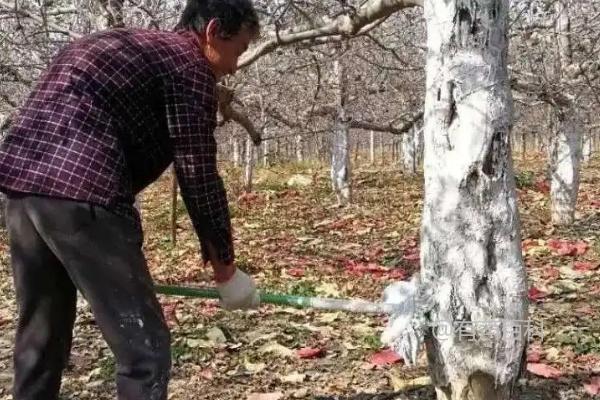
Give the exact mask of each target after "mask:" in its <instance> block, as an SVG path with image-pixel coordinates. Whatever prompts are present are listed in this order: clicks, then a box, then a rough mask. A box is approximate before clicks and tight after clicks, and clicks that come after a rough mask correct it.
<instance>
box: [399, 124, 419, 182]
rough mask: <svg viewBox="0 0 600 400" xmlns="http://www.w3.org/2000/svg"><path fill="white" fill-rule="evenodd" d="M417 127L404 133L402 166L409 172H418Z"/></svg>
mask: <svg viewBox="0 0 600 400" xmlns="http://www.w3.org/2000/svg"><path fill="white" fill-rule="evenodd" d="M415 136H416V129H415V127H413V128H411V129H410V130H409V131H408V132H405V133H404V134H403V135H402V166H403V169H404V171H405V172H407V173H408V174H415V173H416V172H417V150H416V147H415V145H416V143H415Z"/></svg>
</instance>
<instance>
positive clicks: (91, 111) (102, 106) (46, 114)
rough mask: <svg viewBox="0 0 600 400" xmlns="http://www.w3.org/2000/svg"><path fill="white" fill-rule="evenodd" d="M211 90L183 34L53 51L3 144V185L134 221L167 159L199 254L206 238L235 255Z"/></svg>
mask: <svg viewBox="0 0 600 400" xmlns="http://www.w3.org/2000/svg"><path fill="white" fill-rule="evenodd" d="M216 96H217V95H216V80H215V76H214V75H213V73H212V71H211V70H210V67H209V65H208V63H207V61H206V60H205V59H204V57H203V56H202V55H201V52H200V50H199V48H198V46H197V43H196V41H195V38H194V37H193V35H192V34H190V33H185V32H176V33H175V32H160V31H150V30H133V29H117V30H111V31H105V32H100V33H96V34H93V35H90V36H86V37H84V38H82V39H79V40H77V41H75V42H73V43H71V44H69V45H68V46H66V47H65V48H63V49H62V50H61V51H60V52H59V54H58V55H57V56H56V58H55V59H54V60H53V62H52V63H51V65H50V66H49V68H48V69H47V71H46V72H45V73H44V74H43V76H42V77H41V79H40V81H39V83H38V84H37V86H36V87H35V88H34V90H33V92H32V93H31V95H30V96H29V98H28V99H27V101H26V102H25V104H24V105H23V107H22V108H21V109H20V112H19V114H18V116H17V118H16V120H15V122H14V124H13V126H12V127H11V129H10V130H9V133H8V135H7V136H6V138H5V140H4V141H3V143H2V144H1V145H0V190H2V191H4V192H9V193H10V192H17V193H31V194H38V195H46V196H51V197H58V198H66V199H73V200H79V201H85V202H89V203H92V204H98V205H101V206H103V207H106V208H107V209H109V210H112V211H113V212H115V213H117V214H119V215H122V216H125V217H129V218H132V219H135V220H138V223H139V217H138V216H137V212H136V211H135V209H134V207H133V202H134V198H135V195H136V194H137V193H138V192H140V191H141V190H142V189H143V188H144V187H146V186H147V185H148V184H150V183H151V182H153V181H154V180H156V179H157V178H158V177H159V176H160V174H161V173H162V172H163V171H164V170H165V169H166V168H167V166H168V165H169V164H170V163H172V162H174V165H175V171H176V174H177V178H178V181H179V185H180V188H181V194H182V197H183V199H184V202H185V204H186V207H187V210H188V213H189V214H190V217H191V219H192V223H193V225H194V228H195V230H196V232H197V234H198V237H199V239H200V242H201V243H202V250H203V252H202V253H203V258H204V260H205V261H206V260H207V245H209V244H210V245H211V246H212V247H213V248H214V249H215V251H216V253H217V256H218V257H219V259H220V260H221V261H222V262H226V263H229V262H232V261H233V245H232V239H231V221H230V217H229V211H228V204H227V198H226V193H225V190H224V186H223V182H222V180H221V178H220V176H219V174H218V171H217V163H216V153H217V145H216V142H215V138H214V129H215V126H216V112H217V97H216Z"/></svg>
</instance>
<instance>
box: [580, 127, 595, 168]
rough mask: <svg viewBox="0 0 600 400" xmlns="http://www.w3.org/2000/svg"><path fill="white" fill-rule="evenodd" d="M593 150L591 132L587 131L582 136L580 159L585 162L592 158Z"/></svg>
mask: <svg viewBox="0 0 600 400" xmlns="http://www.w3.org/2000/svg"><path fill="white" fill-rule="evenodd" d="M593 152H594V141H593V135H592V132H588V133H586V134H585V135H584V136H583V149H582V161H583V162H585V163H587V162H588V161H590V159H591V158H592V153H593Z"/></svg>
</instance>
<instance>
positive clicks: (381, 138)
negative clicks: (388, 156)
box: [379, 132, 385, 165]
mask: <svg viewBox="0 0 600 400" xmlns="http://www.w3.org/2000/svg"><path fill="white" fill-rule="evenodd" d="M384 139H385V137H384V136H383V132H380V133H379V156H380V158H381V165H385V145H384Z"/></svg>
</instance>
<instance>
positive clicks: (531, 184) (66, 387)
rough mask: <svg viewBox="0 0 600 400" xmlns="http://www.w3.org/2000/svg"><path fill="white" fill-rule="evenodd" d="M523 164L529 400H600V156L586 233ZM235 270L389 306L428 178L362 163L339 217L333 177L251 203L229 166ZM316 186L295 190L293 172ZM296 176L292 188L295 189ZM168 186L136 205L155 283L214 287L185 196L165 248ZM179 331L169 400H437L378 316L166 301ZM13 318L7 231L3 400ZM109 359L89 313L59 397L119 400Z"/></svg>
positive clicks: (263, 282) (274, 183) (539, 174)
mask: <svg viewBox="0 0 600 400" xmlns="http://www.w3.org/2000/svg"><path fill="white" fill-rule="evenodd" d="M529 157H530V158H526V159H521V158H520V157H519V156H517V157H516V171H517V184H518V187H519V188H518V197H519V207H520V213H521V221H522V235H523V254H524V257H525V262H526V264H527V274H528V278H529V285H530V288H531V289H530V291H529V297H530V300H531V305H530V318H531V319H532V321H534V322H535V323H537V324H543V330H544V338H543V341H541V340H540V339H539V338H534V340H533V341H532V342H531V343H530V345H529V352H528V353H529V354H528V362H527V365H528V371H527V372H524V373H523V378H522V379H521V380H520V382H519V388H520V390H521V391H522V398H523V399H587V398H590V399H591V398H592V395H591V393H594V392H595V391H600V269H599V264H600V258H599V256H600V238H599V236H598V235H599V234H600V172H598V170H599V167H600V159H593V160H592V161H591V162H590V163H589V164H587V165H585V166H584V169H583V173H582V184H581V189H580V195H579V203H578V208H577V220H576V223H575V224H574V225H573V226H571V227H568V228H560V229H559V228H554V227H552V226H551V225H550V212H549V194H548V186H547V183H546V182H547V181H546V180H545V179H544V178H545V161H543V160H544V158H543V156H542V154H541V153H539V154H531V155H529ZM221 170H222V175H223V176H224V180H225V182H226V186H227V188H228V192H229V198H230V203H231V213H232V218H233V226H234V231H235V242H236V243H235V244H236V253H237V262H238V266H239V267H241V268H242V269H245V270H246V271H248V272H250V273H251V274H253V275H254V276H255V277H256V279H257V281H258V283H259V285H260V287H261V288H262V289H264V290H268V291H272V292H285V293H291V294H297V295H310V296H313V295H318V296H332V297H357V298H363V299H370V300H379V298H380V295H381V293H382V290H383V288H384V287H385V286H386V285H387V284H389V283H391V282H393V281H394V280H398V279H408V278H409V277H410V276H411V275H412V274H413V273H414V272H415V271H417V270H418V243H419V230H420V213H421V206H422V188H423V182H422V177H421V176H420V175H419V176H416V177H414V176H409V175H405V174H403V173H402V172H401V171H400V170H399V168H398V167H397V166H393V167H392V166H381V165H372V166H370V165H367V164H364V165H361V166H359V167H356V168H355V171H354V177H353V189H354V204H353V205H351V206H349V207H346V208H338V207H335V196H334V195H333V193H332V192H331V190H330V183H329V170H328V168H327V167H326V166H325V165H323V166H317V167H316V166H315V165H314V164H313V165H311V164H294V165H287V166H281V167H280V166H277V167H269V168H262V169H261V168H259V169H258V170H257V171H256V173H255V174H256V180H255V191H254V192H252V193H250V194H243V192H242V190H241V187H242V184H241V179H242V174H241V171H240V170H239V169H235V168H232V167H230V166H223V167H222V169H221ZM298 174H300V175H303V176H304V177H305V178H307V179H304V180H307V181H308V182H309V184H308V186H288V184H287V183H288V181H289V179H290V178H291V177H292V176H293V175H298ZM298 181H302V179H296V182H298ZM170 187H171V176H170V173H166V174H165V175H164V176H163V177H162V178H161V180H160V181H159V182H157V183H155V184H154V185H152V186H151V187H150V188H148V189H147V190H146V191H145V192H144V194H143V199H142V210H143V223H144V230H145V244H144V247H145V252H146V256H147V259H148V262H149V265H150V268H151V272H152V275H153V277H154V278H155V280H156V281H157V282H161V283H171V284H181V285H185V284H187V285H209V284H210V271H209V270H207V269H205V268H204V267H203V266H202V263H201V262H200V259H199V252H198V242H197V239H196V237H195V234H194V233H193V230H192V228H191V224H190V222H189V219H188V217H187V214H186V212H185V208H184V206H183V203H182V201H181V199H179V201H178V206H177V242H176V245H175V246H174V245H173V242H172V239H171V204H170V201H171V200H170V199H171V197H170ZM160 301H161V303H162V304H163V307H164V312H165V315H166V318H167V320H168V322H169V324H170V326H171V329H172V353H173V370H172V380H171V385H170V393H171V394H170V398H172V399H177V400H180V399H181V400H186V399H219V400H230V399H231V400H233V399H235V400H239V399H251V400H275V399H294V398H306V399H323V400H324V399H331V400H333V399H348V400H349V399H354V400H358V399H361V400H367V399H368V400H383V399H433V398H434V394H433V389H432V387H431V386H430V385H427V380H428V378H427V367H426V361H425V358H424V354H422V357H421V358H420V361H419V365H418V366H417V367H415V368H407V367H406V366H404V365H403V363H402V362H401V361H399V360H398V359H397V357H394V356H393V354H391V353H389V352H386V351H385V349H382V348H381V344H380V343H379V335H380V333H381V330H382V328H383V327H384V325H385V317H384V316H365V315H355V314H348V313H342V312H322V311H314V310H297V309H291V308H282V307H277V306H268V305H267V306H263V307H261V309H260V310H259V311H253V312H246V313H244V312H233V313H231V312H225V311H223V310H220V309H219V308H218V306H217V304H216V303H215V302H214V301H210V300H195V299H194V300H192V299H183V298H177V297H166V296H160ZM15 315H16V307H15V301H14V292H13V287H12V278H11V274H10V266H9V255H8V243H7V236H6V232H4V231H2V232H1V233H0V327H1V329H0V400H8V399H11V396H10V386H11V379H12V366H11V364H12V363H11V356H12V341H13V336H14V328H15ZM113 374H114V359H113V357H112V355H111V354H110V351H109V350H108V349H107V347H106V345H105V343H104V341H103V340H102V338H101V336H100V333H99V331H98V329H97V327H96V326H95V323H94V319H93V317H92V315H91V314H90V312H89V308H88V306H87V305H86V304H85V302H84V301H83V300H80V304H79V311H78V318H77V322H76V329H75V339H74V347H73V351H72V357H71V361H70V366H69V369H68V371H66V373H65V376H64V380H63V389H62V398H63V399H99V400H101V399H113V398H114V397H115V386H114V380H113Z"/></svg>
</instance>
